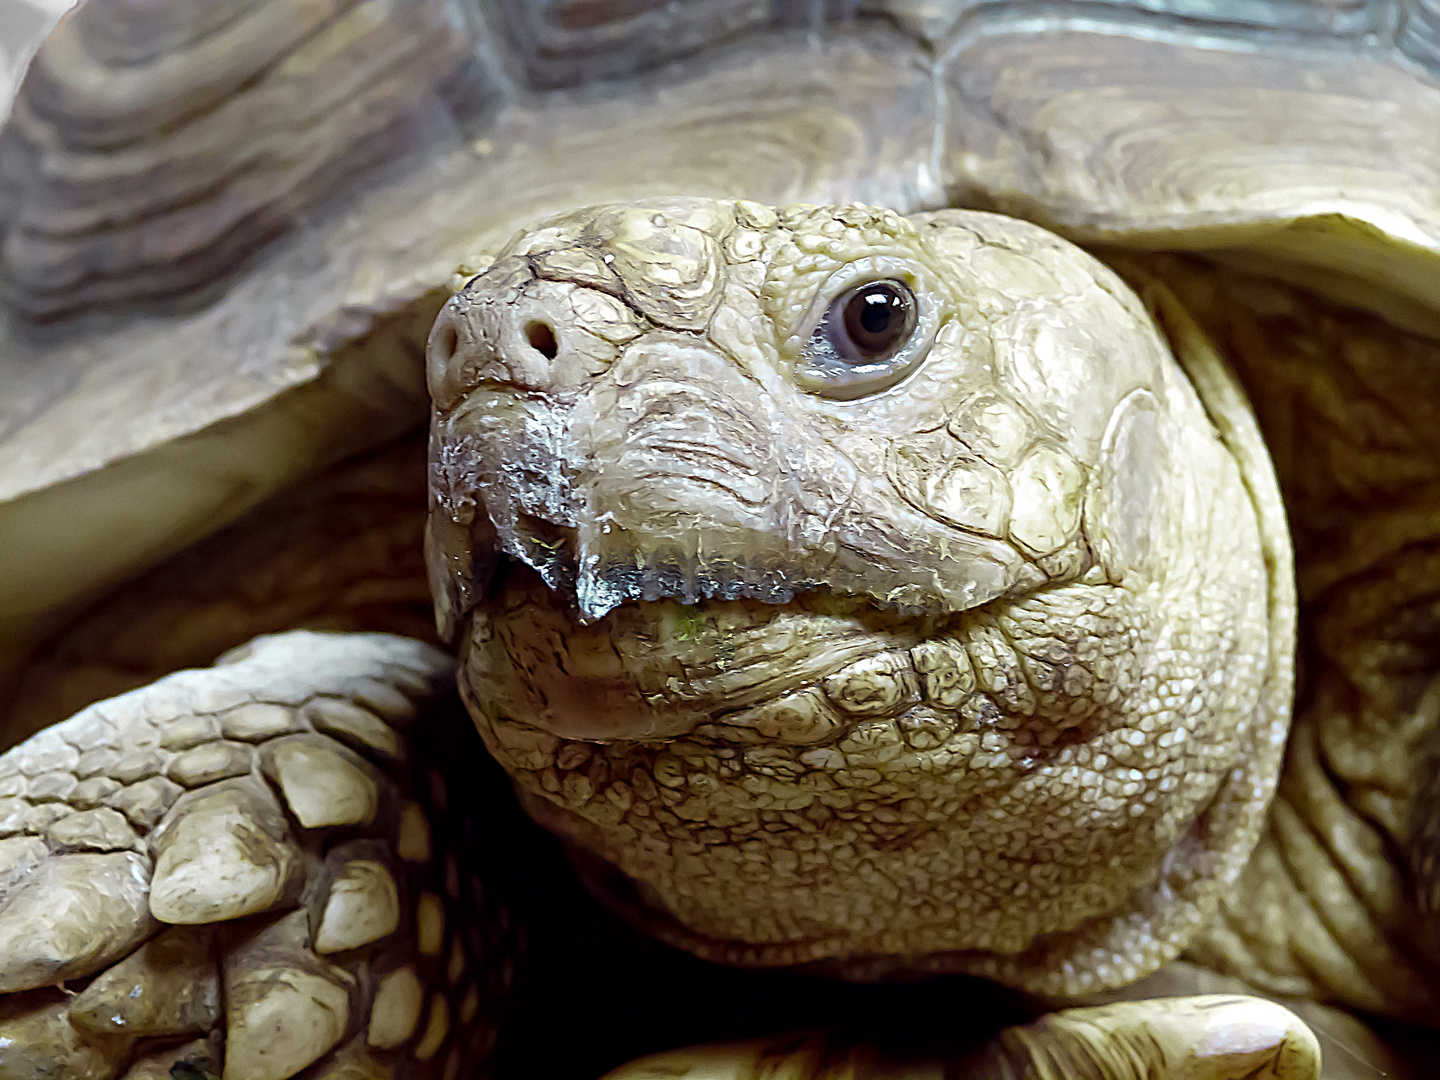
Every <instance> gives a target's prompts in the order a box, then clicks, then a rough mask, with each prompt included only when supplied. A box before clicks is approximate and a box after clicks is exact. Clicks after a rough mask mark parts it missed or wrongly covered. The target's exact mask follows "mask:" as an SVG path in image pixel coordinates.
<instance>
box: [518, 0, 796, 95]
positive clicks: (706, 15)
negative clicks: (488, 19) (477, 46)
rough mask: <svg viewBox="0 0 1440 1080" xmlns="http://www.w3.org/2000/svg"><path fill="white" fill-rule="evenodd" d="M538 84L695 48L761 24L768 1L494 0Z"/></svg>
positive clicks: (615, 71) (611, 72)
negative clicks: (680, 2) (679, 2)
mask: <svg viewBox="0 0 1440 1080" xmlns="http://www.w3.org/2000/svg"><path fill="white" fill-rule="evenodd" d="M494 6H495V10H496V14H497V15H498V16H499V19H498V20H497V21H498V22H499V23H500V25H501V27H502V32H504V33H505V36H507V37H508V39H509V42H510V45H511V47H512V48H513V49H514V51H515V54H516V56H517V58H518V59H519V61H520V63H521V65H522V66H523V68H524V70H525V74H526V77H527V78H528V80H529V82H530V84H531V85H532V86H536V87H553V86H568V85H572V84H574V83H579V82H584V81H586V80H589V79H603V78H611V77H614V76H617V75H628V74H630V73H631V72H632V71H634V70H636V69H638V68H643V67H651V66H654V65H655V64H657V63H663V62H664V61H666V60H670V59H674V58H675V57H678V56H683V55H685V54H686V53H690V52H695V51H696V50H697V49H700V48H703V47H704V46H706V45H709V44H713V43H715V42H718V41H720V40H723V39H725V38H727V37H730V36H732V35H734V34H736V33H738V32H740V31H742V30H745V29H748V28H750V27H753V26H758V25H760V24H761V23H763V22H764V21H765V20H766V19H767V18H768V17H769V11H768V8H769V6H770V5H769V3H768V2H767V0H688V2H686V3H683V4H676V3H670V2H668V0H494Z"/></svg>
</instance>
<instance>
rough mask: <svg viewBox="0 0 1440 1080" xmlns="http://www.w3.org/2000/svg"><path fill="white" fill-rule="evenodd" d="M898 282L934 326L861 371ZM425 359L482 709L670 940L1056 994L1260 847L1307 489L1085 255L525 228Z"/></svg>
mask: <svg viewBox="0 0 1440 1080" xmlns="http://www.w3.org/2000/svg"><path fill="white" fill-rule="evenodd" d="M875 280H898V281H902V282H904V283H905V284H906V285H908V286H909V288H910V289H911V290H913V293H914V296H915V298H916V308H917V316H916V321H915V328H914V331H913V333H912V334H911V335H910V336H909V337H908V338H907V340H906V342H905V343H904V345H903V347H902V348H900V350H899V352H898V353H897V354H896V355H895V357H894V359H893V360H892V361H890V362H888V363H887V364H881V365H877V366H876V369H875V370H873V371H870V370H868V369H867V370H866V371H861V372H860V374H859V376H857V375H856V370H858V369H850V370H845V369H843V365H842V367H840V368H837V367H836V366H835V364H834V362H833V361H827V359H826V357H825V356H824V355H823V348H822V346H821V344H820V343H821V342H822V339H823V338H824V335H825V331H824V330H823V328H822V329H820V330H817V327H818V326H819V324H820V322H821V320H822V317H823V316H824V315H825V312H826V310H827V308H828V307H829V306H830V304H831V303H832V301H833V300H835V298H837V297H840V296H842V294H845V293H846V290H847V289H849V288H851V287H852V286H854V285H856V284H858V283H864V282H869V281H875ZM817 350H819V351H817ZM429 364H430V370H429V377H430V385H431V392H432V395H433V397H434V399H435V402H436V405H437V413H436V418H435V421H434V425H433V428H432V477H431V481H432V515H431V524H430V528H431V572H432V581H433V582H434V584H435V588H436V593H437V597H438V600H437V603H438V604H439V608H440V612H441V616H442V623H445V624H448V626H450V627H452V628H457V630H458V636H459V645H460V652H461V667H460V682H461V688H462V693H463V694H464V695H465V697H466V700H467V703H468V704H469V706H470V708H471V711H472V713H473V714H474V716H475V718H476V721H477V724H478V725H479V727H480V731H481V734H482V736H483V737H484V739H485V741H486V744H487V745H488V746H489V748H490V749H491V751H492V752H493V753H494V754H495V755H496V757H497V758H498V759H499V760H500V762H501V763H502V764H503V765H504V766H505V767H506V768H507V769H508V770H510V771H511V772H512V774H513V775H514V777H515V779H516V782H517V785H518V787H519V789H520V791H521V793H522V797H523V798H524V800H525V801H526V804H527V806H528V807H529V808H530V809H531V811H532V813H534V815H535V816H536V817H537V818H538V819H539V820H540V821H541V822H542V823H544V824H545V825H547V827H549V828H551V829H553V830H554V831H556V832H558V833H559V834H560V835H562V836H563V837H565V838H566V839H568V840H569V841H571V842H572V843H574V844H575V845H576V846H577V847H579V848H581V849H583V850H584V851H585V852H586V853H587V858H586V862H585V865H586V866H587V867H588V868H589V873H590V875H591V879H592V883H593V885H594V887H595V888H597V890H599V891H600V892H601V893H602V895H605V896H606V897H607V898H608V899H609V901H610V902H611V903H612V904H613V905H614V906H616V907H617V908H618V909H620V910H621V911H623V912H624V913H626V914H627V915H628V916H629V917H631V918H632V919H635V920H637V921H639V922H640V923H641V924H642V925H643V926H645V927H646V928H647V929H648V930H650V931H652V932H654V933H657V934H659V935H661V936H663V937H665V938H666V939H668V940H670V941H673V942H676V943H678V944H680V945H682V946H684V947H686V948H688V949H691V950H692V951H695V952H697V953H699V954H700V955H702V956H707V957H711V958H714V959H720V960H724V961H727V962H732V963H743V964H748V965H760V966H773V965H790V964H797V963H798V964H804V963H824V964H825V965H826V966H827V967H828V968H830V969H832V970H839V971H842V972H845V973H847V974H849V975H852V976H857V977H869V976H874V975H876V974H880V973H883V972H887V971H893V970H903V971H935V970H964V971H969V972H974V973H979V974H985V975H988V976H991V977H995V978H998V979H1001V980H1003V981H1006V982H1009V983H1012V984H1015V985H1018V986H1021V987H1024V988H1028V989H1032V990H1035V991H1039V992H1043V993H1046V994H1048V995H1050V996H1052V997H1057V998H1063V997H1070V996H1075V995H1082V994H1085V993H1089V992H1094V991H1097V990H1102V989H1106V988H1111V987H1116V986H1120V985H1123V984H1126V983H1130V982H1133V981H1134V980H1136V979H1137V978H1139V977H1141V976H1143V975H1145V974H1147V973H1148V972H1150V971H1152V970H1154V969H1155V968H1157V967H1158V966H1159V965H1161V964H1162V963H1164V962H1165V961H1167V960H1169V959H1171V958H1173V957H1174V956H1175V955H1176V954H1177V953H1178V952H1179V951H1180V950H1181V948H1183V947H1184V945H1185V943H1186V941H1187V940H1188V939H1189V938H1190V937H1191V936H1192V935H1193V933H1194V931H1195V929H1196V928H1197V926H1198V925H1199V923H1200V922H1201V920H1202V919H1203V917H1204V915H1205V914H1206V912H1207V911H1208V910H1209V909H1210V908H1211V907H1213V904H1214V903H1215V900H1216V898H1217V894H1218V893H1219V892H1220V891H1221V890H1223V889H1224V888H1226V887H1228V885H1229V884H1230V882H1231V881H1232V880H1233V878H1234V876H1235V874H1236V873H1237V872H1238V871H1239V869H1240V867H1241V866H1242V865H1243V863H1244V861H1245V859H1246V858H1247V857H1248V856H1249V854H1250V851H1251V849H1252V847H1253V846H1254V844H1255V842H1256V838H1257V836H1258V833H1259V829H1260V826H1261V823H1262V820H1263V816H1264V811H1265V806H1266V804H1267V802H1268V799H1269V796H1270V794H1271V792H1272V790H1273V786H1274V782H1275V777H1276V773H1277V771H1278V768H1279V763H1280V747H1281V744H1282V742H1283V739H1284V734H1285V730H1286V726H1287V723H1288V719H1289V711H1288V703H1289V700H1290V693H1291V673H1290V666H1289V664H1290V659H1289V658H1290V655H1291V649H1292V643H1293V636H1292V635H1293V621H1294V611H1293V601H1292V599H1291V594H1290V588H1291V587H1290V585H1289V571H1288V555H1287V548H1286V543H1287V541H1286V540H1285V538H1284V536H1283V523H1282V522H1281V519H1280V516H1279V514H1278V512H1277V508H1278V493H1277V492H1276V490H1275V487H1274V480H1273V477H1272V476H1271V474H1270V472H1269V467H1268V463H1267V462H1266V460H1265V458H1264V455H1263V452H1260V451H1258V442H1257V441H1256V440H1257V436H1256V434H1255V431H1254V428H1253V425H1252V424H1251V423H1250V421H1249V419H1248V416H1246V415H1245V413H1244V410H1243V406H1238V405H1237V402H1238V400H1239V399H1238V397H1237V396H1236V395H1235V393H1234V390H1233V387H1231V386H1230V385H1229V384H1228V383H1227V382H1226V381H1225V378H1224V376H1223V375H1222V374H1219V373H1218V371H1217V370H1211V369H1206V372H1205V373H1204V378H1196V381H1195V386H1192V384H1191V382H1190V381H1188V380H1187V377H1186V374H1185V373H1184V372H1182V370H1181V367H1180V365H1179V364H1178V363H1177V362H1176V360H1175V359H1174V358H1172V356H1171V353H1170V349H1169V348H1168V346H1167V344H1166V342H1165V340H1164V339H1163V338H1162V337H1161V336H1160V334H1159V333H1158V332H1157V330H1156V328H1155V326H1154V324H1153V323H1152V322H1151V320H1150V319H1149V318H1148V317H1147V314H1146V313H1145V311H1144V309H1143V308H1142V306H1141V305H1140V304H1139V303H1138V302H1137V301H1136V299H1135V297H1134V296H1133V294H1131V293H1130V292H1129V291H1128V289H1126V288H1125V286H1124V285H1122V283H1121V282H1120V281H1119V279H1118V278H1116V277H1115V276H1114V274H1113V273H1112V272H1111V271H1110V270H1108V269H1107V268H1105V267H1104V266H1102V265H1101V264H1099V263H1098V262H1096V261H1095V260H1093V259H1092V258H1090V257H1089V256H1087V255H1085V254H1084V253H1082V252H1080V251H1079V250H1078V249H1076V248H1074V247H1072V246H1070V245H1068V244H1066V243H1064V242H1063V241H1060V240H1058V239H1056V238H1055V237H1053V236H1051V235H1049V234H1047V233H1045V232H1043V231H1042V230H1039V229H1036V228H1034V227H1032V226H1029V225H1025V224H1023V223H1019V222H1015V221H1012V220H1008V219H1004V218H999V217H995V216H992V215H983V214H975V213H968V212H960V211H947V212H941V213H938V214H933V215H920V216H917V217H914V218H910V219H905V218H901V217H898V216H897V215H895V214H893V213H890V212H888V211H878V210H869V209H865V208H844V209H839V208H809V207H799V208H791V209H782V210H780V211H778V213H772V212H770V211H768V210H765V209H763V208H760V207H756V206H753V205H750V204H744V203H740V204H729V203H715V202H709V201H699V200H693V201H688V200H687V201H674V202H669V203H661V204H656V205H652V206H618V207H602V208H599V209H597V210H592V211H582V212H578V213H575V214H571V215H568V216H566V217H562V218H559V219H556V220H554V221H552V222H550V223H548V224H547V225H545V226H542V227H541V228H539V229H537V230H535V231H534V232H531V233H527V234H524V235H522V236H521V237H520V238H519V239H517V240H516V241H515V242H513V243H512V244H511V246H510V247H509V248H507V249H506V250H505V251H504V252H502V253H501V255H500V256H499V257H498V258H497V259H496V260H495V262H494V264H493V265H492V266H490V267H489V269H487V270H486V271H485V272H484V273H482V274H480V275H479V276H478V277H476V278H475V279H474V280H472V281H471V282H469V284H467V285H466V286H465V287H464V289H463V290H462V291H461V292H460V293H459V294H458V295H457V296H456V297H455V299H453V300H452V301H451V302H450V303H449V304H448V305H447V307H446V308H445V309H444V311H442V314H441V317H440V319H439V320H438V321H437V323H436V328H435V330H434V332H433V333H432V335H431V342H430V351H429ZM827 364H828V366H827ZM1192 377H1193V373H1192ZM857 378H858V379H859V382H858V383H857V382H856V379H857ZM1197 387H1198V388H1199V389H1200V390H1201V391H1202V392H1203V393H1204V394H1205V395H1206V400H1204V401H1202V400H1201V397H1200V396H1197V393H1196V388H1197ZM1207 409H1208V410H1209V412H1208V414H1207ZM497 551H498V552H500V553H503V555H504V556H506V557H507V562H508V563H513V564H518V566H515V567H512V568H507V569H502V571H501V573H500V575H499V576H498V577H496V578H495V579H494V580H493V581H492V580H490V578H489V576H488V575H489V574H490V573H491V571H492V567H493V565H494V555H495V553H496V552H497ZM594 857H598V860H599V863H598V864H597V863H596V862H594V861H592V860H593V858H594ZM604 867H608V868H610V869H608V870H607V869H604ZM613 871H618V874H615V873H613Z"/></svg>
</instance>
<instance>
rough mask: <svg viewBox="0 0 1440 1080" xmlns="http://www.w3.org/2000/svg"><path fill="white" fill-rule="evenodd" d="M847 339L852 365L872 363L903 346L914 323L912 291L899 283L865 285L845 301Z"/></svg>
mask: <svg viewBox="0 0 1440 1080" xmlns="http://www.w3.org/2000/svg"><path fill="white" fill-rule="evenodd" d="M842 302H843V304H844V307H843V310H842V314H843V317H844V322H845V337H846V338H848V339H849V340H848V344H849V345H850V347H851V348H850V349H848V350H844V351H845V352H850V353H852V354H853V360H852V362H853V361H860V362H862V363H873V362H874V361H876V360H878V359H879V358H880V357H882V356H883V355H885V354H888V353H891V352H893V351H894V350H895V348H896V347H897V346H898V345H900V344H901V343H902V341H903V339H904V337H905V335H906V334H907V332H908V331H909V328H910V323H911V322H912V321H913V320H912V318H911V316H912V303H911V298H910V290H909V289H906V288H905V287H904V286H903V285H901V284H900V283H899V282H894V281H877V282H874V283H873V284H870V285H862V286H861V287H860V288H858V289H855V290H854V291H852V292H851V293H850V294H849V295H848V296H847V297H845V298H844V299H843V301H842Z"/></svg>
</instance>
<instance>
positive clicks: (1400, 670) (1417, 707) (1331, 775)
mask: <svg viewBox="0 0 1440 1080" xmlns="http://www.w3.org/2000/svg"><path fill="white" fill-rule="evenodd" d="M1111 258H1113V259H1114V260H1115V261H1116V265H1117V266H1119V267H1121V268H1122V269H1123V270H1124V272H1125V273H1126V274H1127V276H1128V277H1130V279H1131V280H1135V281H1139V280H1146V279H1148V280H1154V279H1156V278H1158V279H1160V280H1163V281H1165V282H1166V283H1168V285H1169V287H1170V288H1172V289H1173V290H1174V292H1175V294H1176V295H1177V296H1178V297H1179V298H1180V299H1181V300H1182V301H1183V302H1184V304H1185V305H1186V307H1187V309H1188V310H1189V311H1191V312H1193V313H1194V315H1195V317H1196V318H1197V320H1198V321H1200V323H1201V324H1202V325H1203V326H1204V327H1205V329H1206V331H1207V333H1208V334H1209V335H1210V337H1211V338H1212V340H1214V341H1215V342H1216V344H1217V345H1218V346H1219V347H1220V348H1221V349H1223V350H1224V353H1225V355H1226V356H1227V358H1229V360H1230V361H1231V362H1232V363H1233V365H1234V367H1235V370H1236V372H1237V374H1238V375H1239V377H1240V379H1241V380H1242V382H1243V383H1244V385H1245V388H1246V390H1247V392H1248V394H1249V397H1250V400H1252V401H1253V402H1254V403H1255V409H1256V412H1257V414H1258V417H1259V420H1260V423H1261V426H1262V428H1263V429H1264V431H1265V434H1266V441H1267V445H1268V447H1269V449H1270V452H1271V454H1272V455H1273V457H1274V460H1275V463H1276V470H1277V472H1278V473H1279V476H1280V479H1281V484H1282V487H1283V490H1284V494H1285V501H1286V508H1287V510H1288V512H1289V516H1290V521H1291V526H1292V530H1293V535H1294V538H1295V547H1296V564H1297V569H1298V582H1299V593H1300V599H1301V603H1302V609H1301V611H1302V618H1301V624H1300V626H1301V655H1302V657H1303V658H1304V664H1303V667H1304V669H1305V677H1304V678H1303V679H1302V680H1301V683H1300V686H1299V688H1298V692H1297V706H1296V718H1295V724H1294V727H1293V729H1292V732H1291V737H1290V741H1289V745H1288V746H1287V750H1286V762H1285V768H1284V772H1283V777H1282V781H1281V784H1280V787H1279V790H1278V792H1277V796H1276V799H1275V802H1274V804H1273V805H1272V808H1271V813H1270V818H1269V821H1268V822H1267V825H1266V831H1265V835H1264V836H1263V837H1262V839H1261V843H1260V845H1259V846H1258V848H1257V850H1256V853H1255V855H1254V857H1253V858H1252V860H1251V863H1250V865H1249V866H1248V867H1247V868H1246V870H1245V874H1244V876H1243V877H1242V878H1241V880H1240V882H1239V883H1238V886H1237V887H1236V888H1235V889H1233V890H1231V891H1230V892H1229V893H1227V894H1226V896H1225V897H1224V899H1223V902H1222V904H1221V908H1220V910H1219V912H1218V918H1217V919H1216V920H1215V921H1214V922H1213V923H1212V924H1211V925H1210V926H1209V927H1207V928H1206V930H1205V932H1204V933H1203V934H1202V935H1200V936H1199V937H1198V938H1197V940H1196V941H1195V942H1193V943H1192V946H1191V952H1192V955H1193V956H1194V957H1195V958H1196V959H1197V960H1199V961H1200V962H1203V963H1205V964H1206V965H1207V966H1209V967H1211V968H1214V969H1216V970H1219V971H1223V972H1227V973H1230V974H1234V975H1239V976H1241V977H1242V978H1244V979H1245V980H1246V981H1247V982H1249V983H1250V984H1251V985H1253V986H1257V987H1260V988H1262V989H1264V990H1265V991H1267V992H1269V993H1272V994H1283V995H1293V996H1297V997H1310V998H1319V999H1322V1000H1331V1001H1335V1002H1338V1003H1343V1004H1344V1005H1347V1006H1350V1007H1353V1008H1359V1009H1363V1010H1367V1011H1371V1012H1385V1013H1389V1014H1391V1015H1398V1016H1403V1017H1407V1018H1409V1019H1412V1020H1419V1021H1421V1022H1424V1023H1428V1024H1434V1023H1435V1022H1436V1020H1437V1018H1440V992H1437V990H1440V948H1437V945H1440V942H1437V934H1436V922H1435V918H1434V914H1435V911H1436V895H1437V894H1436V881H1437V876H1436V866H1437V863H1436V858H1435V851H1436V846H1435V845H1436V840H1435V837H1436V835H1437V830H1440V815H1437V809H1440V807H1437V802H1436V798H1435V792H1436V751H1437V749H1440V712H1437V706H1440V681H1437V675H1436V673H1437V671H1440V632H1437V610H1436V606H1435V596H1436V592H1437V589H1440V557H1437V545H1436V538H1437V536H1440V438H1437V433H1440V412H1437V408H1440V407H1437V402H1440V347H1437V345H1436V343H1435V342H1434V341H1433V340H1431V339H1427V338H1425V337H1422V336H1419V335H1416V334H1411V333H1407V332H1405V331H1403V330H1401V329H1398V328H1397V327H1395V326H1393V325H1391V324H1389V323H1387V322H1385V321H1383V320H1381V319H1378V318H1375V317H1372V316H1369V315H1365V314H1362V313H1360V312H1356V311H1353V310H1347V309H1344V308H1340V307H1337V306H1334V305H1330V304H1327V303H1325V302H1324V301H1321V300H1318V299H1317V298H1316V297H1315V296H1313V295H1311V294H1309V293H1307V292H1305V291H1303V290H1300V289H1295V288H1291V287H1287V286H1285V285H1282V284H1279V283H1276V282H1273V281H1266V280H1262V279H1257V278H1255V277H1253V276H1251V275H1249V274H1246V273H1243V272H1239V271H1235V270H1228V269H1224V268H1217V267H1214V266H1211V265H1207V264H1204V263H1200V262H1198V261H1196V260H1187V259H1180V258H1175V257H1154V256H1151V257H1139V258H1137V257H1123V256H1118V255H1115V254H1114V253H1112V254H1111ZM1432 1068H1433V1066H1432Z"/></svg>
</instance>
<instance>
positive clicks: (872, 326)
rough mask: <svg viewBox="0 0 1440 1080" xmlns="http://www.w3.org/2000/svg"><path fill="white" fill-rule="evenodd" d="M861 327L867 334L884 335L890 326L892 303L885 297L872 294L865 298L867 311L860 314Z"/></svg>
mask: <svg viewBox="0 0 1440 1080" xmlns="http://www.w3.org/2000/svg"><path fill="white" fill-rule="evenodd" d="M860 325H861V326H863V327H864V328H865V330H866V332H867V333H871V334H883V333H884V332H885V328H886V327H888V326H889V325H890V302H889V298H888V297H885V296H877V295H876V294H875V293H870V294H869V295H868V296H866V297H865V310H864V311H862V312H861V313H860Z"/></svg>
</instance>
